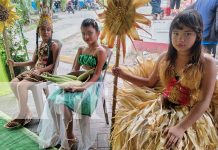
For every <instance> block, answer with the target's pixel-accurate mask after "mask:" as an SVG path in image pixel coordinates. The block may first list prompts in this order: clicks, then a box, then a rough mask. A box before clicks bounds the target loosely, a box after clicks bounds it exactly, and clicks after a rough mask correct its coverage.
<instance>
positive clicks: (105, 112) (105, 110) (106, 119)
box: [102, 97, 109, 124]
mask: <svg viewBox="0 0 218 150" xmlns="http://www.w3.org/2000/svg"><path fill="white" fill-rule="evenodd" d="M102 102H103V110H104V116H105V121H106V124H109V119H108V113H107V108H106V102H105V98H104V97H103V98H102Z"/></svg>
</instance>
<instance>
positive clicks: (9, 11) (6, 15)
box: [0, 0, 19, 32]
mask: <svg viewBox="0 0 218 150" xmlns="http://www.w3.org/2000/svg"><path fill="white" fill-rule="evenodd" d="M18 18H19V16H17V15H16V12H15V11H14V6H13V5H11V2H10V0H0V32H3V30H4V28H5V27H10V26H12V25H13V24H14V22H15V20H16V19H18Z"/></svg>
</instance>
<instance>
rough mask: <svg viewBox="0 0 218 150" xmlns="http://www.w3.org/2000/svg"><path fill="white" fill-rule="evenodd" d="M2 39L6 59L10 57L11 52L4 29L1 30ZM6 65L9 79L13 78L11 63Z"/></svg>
mask: <svg viewBox="0 0 218 150" xmlns="http://www.w3.org/2000/svg"><path fill="white" fill-rule="evenodd" d="M3 41H4V46H5V52H6V56H7V60H9V59H11V54H10V49H9V42H8V37H7V32H6V29H4V30H3ZM8 66H9V71H10V75H11V79H13V78H14V68H13V66H12V65H11V63H9V64H8Z"/></svg>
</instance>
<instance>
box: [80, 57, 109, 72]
mask: <svg viewBox="0 0 218 150" xmlns="http://www.w3.org/2000/svg"><path fill="white" fill-rule="evenodd" d="M78 62H79V64H80V65H81V66H82V65H84V66H90V67H96V66H97V63H98V62H97V58H96V57H95V56H92V55H87V54H82V55H80V56H79V60H78ZM106 67H107V62H105V64H104V66H103V70H104V69H105V68H106Z"/></svg>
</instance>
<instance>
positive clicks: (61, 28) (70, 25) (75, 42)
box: [0, 7, 171, 150]
mask: <svg viewBox="0 0 218 150" xmlns="http://www.w3.org/2000/svg"><path fill="white" fill-rule="evenodd" d="M138 11H139V12H143V13H145V14H150V11H151V8H150V7H143V8H140V9H139V10H138ZM55 15H56V17H55V18H56V19H54V24H53V26H54V33H53V38H54V39H58V40H60V41H61V42H62V44H63V47H62V50H61V54H60V55H61V57H60V63H59V67H58V69H57V74H66V73H69V72H70V71H71V67H72V62H73V60H74V56H75V54H76V51H77V49H78V47H79V46H82V45H84V44H85V43H84V42H83V41H82V36H81V34H80V25H81V22H82V20H83V19H85V18H87V17H90V18H97V15H96V14H95V12H94V11H88V10H82V11H76V12H75V14H68V13H63V12H60V13H58V14H55ZM149 18H150V16H149ZM170 23H171V19H170V18H166V19H164V20H157V21H152V26H151V27H150V28H148V27H144V28H146V29H147V30H148V31H149V32H150V33H151V34H152V37H150V36H148V34H145V33H144V32H143V31H139V34H140V37H141V38H142V39H143V41H145V42H153V43H156V46H157V47H158V45H159V43H165V44H167V43H168V41H169V39H168V31H169V25H170ZM24 35H25V36H26V37H27V38H28V40H29V43H28V45H27V48H28V52H29V54H30V56H31V54H32V53H33V52H34V49H35V30H31V31H27V32H25V33H24ZM131 45H132V44H131V42H130V41H127V47H128V50H127V55H126V59H125V60H123V59H122V57H121V59H120V64H121V65H122V66H133V65H135V64H136V63H137V61H136V58H137V57H138V56H144V55H145V53H144V52H143V50H142V51H135V50H134V49H133V47H132V46H131ZM155 57H156V56H155ZM114 62H115V51H114V54H113V56H112V59H111V62H110V64H114ZM112 82H113V76H112V75H111V73H110V72H108V73H107V75H106V78H105V90H104V92H105V95H106V96H105V97H106V106H107V111H108V114H109V120H111V112H112V93H113V84H111V83H112ZM121 86H122V81H121V80H119V82H118V87H121ZM49 90H50V93H51V92H52V91H53V90H54V87H52V85H51V86H50V87H49ZM43 99H44V100H45V101H46V97H45V96H44V98H43ZM0 103H1V105H0V110H1V111H3V112H4V113H6V114H7V115H9V116H10V117H12V118H13V117H16V114H17V112H18V106H17V102H16V98H15V97H14V95H13V94H9V95H6V96H1V99H0ZM28 105H29V106H30V109H31V110H32V112H33V115H34V118H35V119H34V120H33V121H32V122H31V124H30V125H28V126H27V128H28V129H30V130H31V131H33V132H36V129H37V125H38V122H39V120H38V119H37V113H36V108H35V104H34V100H33V97H32V93H31V92H29V93H28ZM12 108H13V109H12ZM96 110H97V113H96V114H97V116H98V119H96V118H95V117H94V119H93V120H92V121H94V122H95V126H96V128H95V129H96V132H97V138H96V142H95V144H94V145H93V146H92V147H93V149H94V148H95V149H98V150H109V147H110V146H109V138H110V125H111V121H110V124H109V125H107V124H106V122H105V118H104V113H103V108H102V103H101V100H99V103H98V106H97V109H96ZM99 116H100V117H99ZM75 128H76V127H75Z"/></svg>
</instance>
